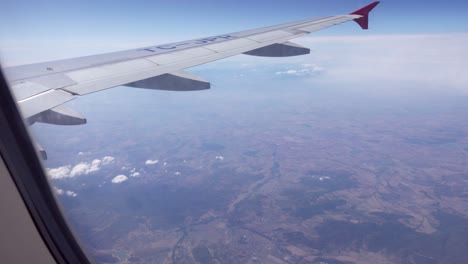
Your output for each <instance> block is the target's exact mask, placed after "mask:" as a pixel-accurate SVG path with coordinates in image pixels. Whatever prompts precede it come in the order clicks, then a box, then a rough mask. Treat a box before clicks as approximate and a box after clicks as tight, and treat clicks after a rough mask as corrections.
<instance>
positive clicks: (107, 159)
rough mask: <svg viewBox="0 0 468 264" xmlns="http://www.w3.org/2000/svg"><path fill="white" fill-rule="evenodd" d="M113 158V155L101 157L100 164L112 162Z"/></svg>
mask: <svg viewBox="0 0 468 264" xmlns="http://www.w3.org/2000/svg"><path fill="white" fill-rule="evenodd" d="M114 160H115V158H114V157H111V156H106V157H104V158H102V165H108V164H111V163H112V162H114Z"/></svg>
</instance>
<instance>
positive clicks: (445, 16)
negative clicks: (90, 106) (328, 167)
mask: <svg viewBox="0 0 468 264" xmlns="http://www.w3.org/2000/svg"><path fill="white" fill-rule="evenodd" d="M371 2H372V1H370V0H369V1H367V0H320V1H319V0H300V1H266V0H256V1H252V0H248V1H247V0H237V1H215V0H199V1H192V0H190V1H189V0H178V1H157V0H152V1H135V0H134V1H108V0H102V1H89V0H82V1H65V0H61V1H58V0H49V1H43V0H36V1H24V0H15V1H13V0H6V1H3V3H2V6H1V9H0V17H2V18H3V19H4V23H1V24H0V58H1V59H2V63H3V65H4V66H12V65H18V64H27V63H34V62H40V61H48V60H55V59H62V58H71V57H78V56H84V55H90V54H98V53H105V52H111V51H118V50H125V49H131V48H138V47H143V46H149V45H155V44H164V43H168V42H174V41H181V40H186V39H192V38H197V37H206V36H210V35H216V34H222V33H229V32H234V31H239V30H245V29H252V28H256V27H261V26H267V25H272V24H276V23H283V22H290V21H296V20H300V19H304V18H311V17H320V16H327V15H338V14H347V13H350V12H352V11H354V10H356V9H358V8H360V7H362V6H365V5H367V4H369V3H371ZM466 10H468V2H467V1H462V0H453V1H450V2H445V1H421V0H417V1H404V0H387V1H382V3H381V5H380V6H378V7H377V8H376V9H375V10H374V11H373V13H372V15H371V30H369V31H363V30H361V29H360V28H359V27H358V26H357V25H355V24H354V23H346V24H343V25H339V26H337V27H332V28H329V29H326V30H323V31H320V32H316V33H314V34H312V35H309V36H308V37H302V38H299V39H296V40H294V42H297V43H299V44H302V45H305V46H307V47H310V48H311V49H312V54H311V55H309V56H302V57H299V58H284V59H280V58H274V59H271V58H269V59H260V58H256V57H255V58H254V57H248V56H236V57H235V58H233V59H230V60H223V61H221V62H218V63H212V64H208V65H204V66H202V67H205V68H212V69H216V68H217V67H219V66H220V65H222V66H223V67H239V66H240V65H243V64H249V65H254V66H253V67H254V68H255V65H256V66H257V68H260V67H262V68H265V67H267V66H268V65H273V66H275V65H276V66H278V67H277V69H272V74H275V72H280V71H285V70H290V69H287V67H291V69H292V70H297V71H303V70H310V68H307V67H306V68H304V67H303V65H313V66H314V67H317V68H321V69H323V70H322V71H321V72H322V73H321V75H324V76H328V77H329V78H330V80H334V81H336V80H342V81H343V82H349V81H351V80H355V81H356V82H358V83H359V86H360V85H361V83H360V82H362V81H363V80H371V79H372V80H374V81H375V82H380V83H381V82H382V80H384V81H386V82H387V81H388V80H402V79H404V80H407V81H411V82H416V83H419V84H428V85H431V86H434V84H441V85H439V86H442V84H446V83H450V87H453V88H455V89H456V90H459V89H462V90H465V91H466V90H468V77H465V76H466V74H464V69H466V68H468V58H467V55H468V48H465V46H466V44H465V43H466V42H467V41H468V16H466ZM233 61H235V62H237V63H235V64H231V63H232V62H233ZM284 63H286V64H287V66H284V65H283V64H284ZM292 64H295V65H292ZM229 65H231V66H229ZM232 65H234V66H232ZM232 72H233V74H235V73H236V72H237V71H236V70H232ZM314 76H315V75H314ZM322 78H325V77H322ZM369 87H372V85H370V84H369ZM467 92H468V91H467Z"/></svg>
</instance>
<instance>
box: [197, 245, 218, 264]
mask: <svg viewBox="0 0 468 264" xmlns="http://www.w3.org/2000/svg"><path fill="white" fill-rule="evenodd" d="M192 255H193V257H194V258H195V261H196V262H198V263H203V264H205V263H206V264H209V263H213V256H212V255H211V253H210V250H209V249H208V248H207V247H206V246H204V245H198V246H196V247H194V248H193V249H192Z"/></svg>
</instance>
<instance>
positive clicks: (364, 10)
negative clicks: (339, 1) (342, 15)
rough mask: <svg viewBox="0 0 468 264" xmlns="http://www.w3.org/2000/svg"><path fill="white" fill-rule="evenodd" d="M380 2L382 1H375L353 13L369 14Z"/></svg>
mask: <svg viewBox="0 0 468 264" xmlns="http://www.w3.org/2000/svg"><path fill="white" fill-rule="evenodd" d="M379 4H380V1H375V2H373V3H372V4H369V5H367V6H365V7H363V8H361V9H359V10H356V11H354V12H352V13H351V15H360V16H368V15H369V13H370V12H371V11H372V10H373V9H374V8H375V7H376V6H378V5H379Z"/></svg>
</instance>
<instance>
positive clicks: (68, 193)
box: [65, 191, 78, 197]
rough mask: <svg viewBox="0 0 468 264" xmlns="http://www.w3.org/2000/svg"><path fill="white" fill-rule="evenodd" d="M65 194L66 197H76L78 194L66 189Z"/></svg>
mask: <svg viewBox="0 0 468 264" xmlns="http://www.w3.org/2000/svg"><path fill="white" fill-rule="evenodd" d="M65 194H66V195H67V196H68V197H76V196H77V195H78V194H77V193H76V192H73V191H66V192H65Z"/></svg>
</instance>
